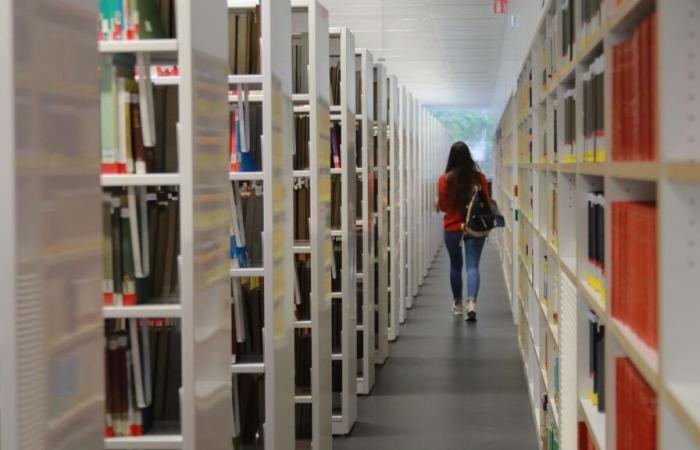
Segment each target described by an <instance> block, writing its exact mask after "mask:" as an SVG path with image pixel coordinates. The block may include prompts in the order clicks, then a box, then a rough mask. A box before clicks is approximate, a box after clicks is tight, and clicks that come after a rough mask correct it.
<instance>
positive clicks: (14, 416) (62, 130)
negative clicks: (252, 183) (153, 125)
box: [0, 0, 104, 450]
mask: <svg viewBox="0 0 700 450" xmlns="http://www.w3.org/2000/svg"><path fill="white" fill-rule="evenodd" d="M96 14H97V4H96V2H94V4H92V3H91V2H82V3H79V4H75V5H68V4H66V3H64V2H60V3H58V4H52V5H51V8H47V5H46V4H45V3H44V2H40V1H36V0H29V1H24V2H4V3H3V4H2V5H0V26H2V30H3V34H4V38H3V39H2V41H0V97H1V98H2V99H3V101H2V105H1V106H0V128H1V129H2V130H3V139H2V142H1V143H0V161H1V162H2V164H1V165H0V175H1V176H0V186H1V189H0V204H2V209H3V212H4V214H3V218H2V219H1V220H0V238H1V239H2V242H3V244H2V245H3V248H2V252H0V284H1V285H2V286H3V294H4V295H3V299H2V301H1V302H0V355H2V363H0V430H2V431H1V432H0V448H3V449H19V448H30V447H31V448H36V449H39V450H43V449H49V448H51V449H58V450H68V449H73V448H100V447H101V446H102V436H103V430H104V420H103V412H104V381H103V380H104V377H103V374H104V371H103V360H104V354H103V347H104V341H103V333H102V320H101V303H102V302H101V298H102V288H101V283H100V280H101V278H102V273H101V237H102V228H101V220H100V217H101V196H100V193H99V178H98V173H99V167H100V165H99V150H98V149H99V146H100V139H99V102H98V96H97V94H96V93H97V92H98V91H99V83H98V79H97V71H96V68H97V66H98V52H97V48H96V45H95V33H94V30H95V15H96ZM49 27H50V30H51V37H52V38H51V39H47V38H46V34H45V33H46V30H47V29H48V28H49ZM29 42H31V51H32V54H34V53H33V52H38V53H37V54H36V55H51V57H52V58H53V59H52V60H53V63H52V64H53V65H54V69H55V71H56V72H55V73H52V75H51V77H49V78H46V77H45V76H42V73H45V72H44V71H43V70H44V68H45V67H46V59H44V58H40V57H33V58H29V57H28V55H27V51H28V48H26V46H27V45H29ZM20 43H23V44H20ZM76 73H78V74H80V79H79V80H76V77H75V75H74V74H76ZM59 136H60V139H56V137H59ZM78 217H79V218H80V220H76V218H78ZM59 378H60V380H61V381H62V383H61V385H62V386H70V387H71V388H70V389H59V390H57V388H56V383H55V382H54V381H52V380H57V379H59ZM59 396H60V397H59ZM59 399H60V405H59Z"/></svg>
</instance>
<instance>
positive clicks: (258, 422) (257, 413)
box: [233, 374, 265, 450]
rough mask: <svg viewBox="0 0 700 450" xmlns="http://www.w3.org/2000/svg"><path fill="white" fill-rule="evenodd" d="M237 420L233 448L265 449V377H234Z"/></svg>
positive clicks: (256, 375) (248, 375)
mask: <svg viewBox="0 0 700 450" xmlns="http://www.w3.org/2000/svg"><path fill="white" fill-rule="evenodd" d="M234 387H236V388H237V389H235V392H234V401H233V402H234V410H233V416H234V420H235V426H234V436H236V437H235V438H234V440H233V448H234V449H243V448H246V449H248V448H253V449H260V450H262V449H264V448H265V431H264V424H265V375H263V374H241V375H237V376H236V377H234Z"/></svg>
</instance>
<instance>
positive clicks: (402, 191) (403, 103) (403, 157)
mask: <svg viewBox="0 0 700 450" xmlns="http://www.w3.org/2000/svg"><path fill="white" fill-rule="evenodd" d="M408 100H409V97H408V93H407V92H406V87H405V86H401V87H400V88H399V98H398V102H397V103H398V117H399V121H398V124H399V129H398V144H399V148H398V154H399V155H398V161H399V165H398V168H397V171H398V178H399V180H398V181H399V197H398V203H399V204H400V205H401V206H400V208H399V225H398V230H399V237H398V245H399V252H398V253H399V255H398V257H399V270H398V272H399V273H398V279H399V288H398V294H399V296H398V302H397V303H398V309H399V311H398V315H399V324H403V323H404V322H405V321H406V310H407V309H408V307H409V302H408V286H409V277H408V259H409V249H408V223H409V222H408V221H409V219H408V217H409V214H410V211H409V210H408V175H409V170H408V167H409V165H408V158H409V148H410V145H409V144H410V143H409V140H408V137H409V134H408V128H409V125H408V124H409V120H408V112H409V109H408Z"/></svg>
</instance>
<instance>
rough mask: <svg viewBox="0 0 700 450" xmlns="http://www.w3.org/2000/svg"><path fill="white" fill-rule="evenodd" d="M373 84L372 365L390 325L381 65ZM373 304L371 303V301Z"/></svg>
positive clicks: (384, 352) (382, 353)
mask: <svg viewBox="0 0 700 450" xmlns="http://www.w3.org/2000/svg"><path fill="white" fill-rule="evenodd" d="M374 83H375V86H376V96H377V98H376V99H375V102H374V104H375V105H376V107H377V110H376V111H375V112H374V113H375V120H374V124H373V127H372V128H374V133H376V136H377V148H376V149H375V152H376V157H375V161H376V166H375V169H376V172H375V173H376V175H375V176H376V192H375V194H376V195H375V200H374V208H373V209H374V211H376V213H377V219H376V224H377V228H376V232H377V249H376V265H377V279H376V280H375V283H376V284H377V289H376V290H374V292H376V293H377V295H376V297H377V298H376V299H375V295H374V292H373V293H372V298H373V299H375V300H376V304H377V312H376V317H375V318H376V320H377V321H379V326H378V327H376V329H377V330H378V332H377V334H376V338H375V339H376V341H377V342H375V347H376V349H377V350H376V354H375V361H374V362H375V364H384V362H385V361H386V358H387V356H388V354H389V340H388V338H389V336H388V332H389V326H388V307H389V305H388V303H387V302H388V294H389V293H388V286H389V280H388V276H389V274H388V270H389V267H388V259H389V258H388V255H387V252H388V250H389V247H388V243H389V237H388V233H389V226H388V225H389V224H388V222H389V213H388V211H387V206H388V197H387V179H388V176H387V156H388V154H387V142H386V138H387V114H388V110H387V88H388V83H387V78H386V68H385V66H384V65H383V64H375V65H374ZM373 303H374V300H373Z"/></svg>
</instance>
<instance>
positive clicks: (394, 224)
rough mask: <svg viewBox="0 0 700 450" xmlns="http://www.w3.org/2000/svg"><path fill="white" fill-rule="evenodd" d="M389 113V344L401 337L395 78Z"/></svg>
mask: <svg viewBox="0 0 700 450" xmlns="http://www.w3.org/2000/svg"><path fill="white" fill-rule="evenodd" d="M387 92H388V97H389V111H388V117H387V135H388V142H389V161H388V164H389V170H388V176H389V206H390V209H389V244H388V245H389V256H390V258H389V285H388V287H387V291H388V292H389V336H388V338H389V341H392V342H393V341H395V340H396V339H397V338H398V337H399V334H400V327H399V305H400V302H399V296H400V295H401V293H400V289H399V286H400V283H401V278H400V275H399V272H400V267H401V245H400V243H401V228H400V226H399V223H400V211H401V208H402V205H401V202H400V194H401V192H400V176H399V172H400V170H401V169H400V165H399V142H398V140H399V129H398V125H399V123H398V117H399V87H398V83H397V79H396V76H395V75H391V76H390V77H389V80H388V91H387Z"/></svg>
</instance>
